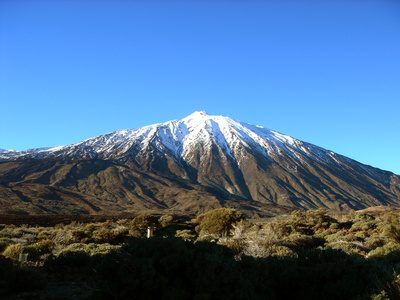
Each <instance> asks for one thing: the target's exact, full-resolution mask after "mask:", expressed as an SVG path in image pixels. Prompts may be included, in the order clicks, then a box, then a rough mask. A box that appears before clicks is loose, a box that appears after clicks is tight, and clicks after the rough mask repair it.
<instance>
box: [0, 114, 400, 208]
mask: <svg viewBox="0 0 400 300" xmlns="http://www.w3.org/2000/svg"><path fill="white" fill-rule="evenodd" d="M0 159H2V162H0V201H1V204H2V207H3V210H5V209H8V210H11V211H12V210H15V209H19V210H27V211H31V210H32V209H34V211H35V212H41V211H43V212H46V211H47V212H51V213H57V212H59V211H60V212H70V213H75V212H79V213H104V212H121V211H126V210H129V211H137V210H144V209H153V210H174V211H185V212H188V211H197V210H201V209H205V208H207V207H217V206H221V205H227V206H234V207H240V208H243V209H248V210H254V211H259V212H266V211H279V210H287V209H291V208H302V209H309V208H317V207H327V208H330V209H346V208H355V209H359V208H365V207H369V206H375V205H397V204H398V203H400V178H399V176H397V175H395V174H393V173H391V172H387V171H382V170H379V169H376V168H373V167H370V166H367V165H364V164H361V163H359V162H356V161H354V160H351V159H349V158H347V157H344V156H342V155H339V154H336V153H334V152H332V151H329V150H325V149H323V148H320V147H317V146H315V145H312V144H309V143H306V142H303V141H300V140H297V139H295V138H292V137H290V136H288V135H283V134H281V133H278V132H276V131H273V130H269V129H266V128H263V127H261V126H253V125H250V124H246V123H243V122H239V121H236V120H232V119H230V118H228V117H223V116H210V115H207V114H206V113H204V112H195V113H193V114H191V115H189V116H187V117H186V118H183V119H181V120H177V121H169V122H165V123H159V124H154V125H150V126H146V127H142V128H139V129H135V130H120V131H115V132H112V133H109V134H106V135H102V136H98V137H95V138H91V139H88V140H85V141H83V142H80V143H76V144H73V145H68V146H61V147H53V148H41V149H32V150H27V151H24V152H16V151H12V152H1V153H0ZM7 199H8V200H7ZM10 199H12V200H10ZM39 200H40V201H41V202H40V201H39ZM53 200H54V201H53ZM38 201H39V202H40V204H39V202H38ZM21 203H23V204H24V205H22V204H21ZM67 204H68V205H67Z"/></svg>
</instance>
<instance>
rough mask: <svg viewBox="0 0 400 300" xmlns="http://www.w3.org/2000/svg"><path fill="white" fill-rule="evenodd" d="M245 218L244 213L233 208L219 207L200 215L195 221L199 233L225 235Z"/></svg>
mask: <svg viewBox="0 0 400 300" xmlns="http://www.w3.org/2000/svg"><path fill="white" fill-rule="evenodd" d="M243 219H244V215H243V214H242V213H241V212H239V211H237V210H234V209H231V208H219V209H214V210H210V211H208V212H205V213H203V214H201V215H199V216H198V217H197V218H196V219H195V220H194V223H195V224H198V225H197V227H196V230H197V231H198V232H199V235H207V234H211V235H217V236H225V235H227V234H228V233H229V231H230V230H231V229H232V225H234V224H235V223H237V222H239V221H241V220H243Z"/></svg>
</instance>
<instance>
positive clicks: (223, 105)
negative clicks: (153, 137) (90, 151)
mask: <svg viewBox="0 0 400 300" xmlns="http://www.w3.org/2000/svg"><path fill="white" fill-rule="evenodd" d="M0 104H1V106H0V107H1V115H0V116H1V117H0V148H6V149H17V150H22V149H27V148H33V147H41V146H53V145H62V144H68V143H72V142H76V141H79V140H82V139H85V138H88V137H91V136H95V135H99V134H102V133H106V132H109V131H112V130H116V129H123V128H135V127H139V126H143V125H148V124H151V123H155V122H160V121H166V120H170V119H176V118H181V117H184V116H185V115H188V114H190V113H191V112H192V111H194V110H206V111H207V112H209V113H211V114H222V115H228V116H231V117H233V118H236V119H239V120H242V121H246V122H248V123H253V124H262V125H265V126H267V127H269V128H272V129H275V130H278V131H281V132H283V133H287V134H290V135H292V136H294V137H297V138H300V139H303V140H305V141H308V142H312V143H314V144H317V145H319V146H322V147H325V148H328V149H331V150H334V151H336V152H338V153H341V154H344V155H347V156H349V157H352V158H354V159H356V160H359V161H361V162H364V163H367V164H371V165H374V166H376V167H379V168H382V169H387V170H391V171H394V172H396V173H398V174H399V173H400V155H399V153H400V150H399V149H400V117H399V115H400V2H399V1H385V0H379V1H341V0H337V1H273V0H270V1H261V0H260V1H253V2H252V1H170V2H168V1H163V2H161V1H159V2H157V1H111V0H110V1H105V0H103V1H87V2H85V1H7V0H3V1H1V2H0Z"/></svg>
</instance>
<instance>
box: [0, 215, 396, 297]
mask: <svg viewBox="0 0 400 300" xmlns="http://www.w3.org/2000/svg"><path fill="white" fill-rule="evenodd" d="M0 222H1V220H0ZM148 227H153V228H155V232H154V236H153V237H151V238H146V231H147V228H148ZM0 253H1V255H0V298H4V299H153V298H158V299H398V298H400V212H399V211H396V210H391V211H387V210H384V211H374V210H370V211H360V212H355V211H353V212H349V213H346V214H332V213H328V212H327V211H324V210H315V211H307V212H302V211H295V212H293V213H291V214H288V215H282V216H277V217H273V218H268V219H247V218H246V217H245V216H244V215H243V214H242V213H241V212H239V211H236V210H233V209H228V208H222V209H216V210H212V211H208V212H206V213H203V214H200V215H198V216H196V217H194V218H183V217H178V216H173V215H161V216H160V215H138V216H136V217H134V218H129V219H119V220H107V221H104V222H90V223H79V222H71V223H69V224H57V225H55V226H47V227H46V226H34V225H0Z"/></svg>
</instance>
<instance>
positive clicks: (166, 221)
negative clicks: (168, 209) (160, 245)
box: [158, 215, 174, 228]
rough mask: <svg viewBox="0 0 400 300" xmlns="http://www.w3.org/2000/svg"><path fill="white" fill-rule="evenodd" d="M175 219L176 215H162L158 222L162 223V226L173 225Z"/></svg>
mask: <svg viewBox="0 0 400 300" xmlns="http://www.w3.org/2000/svg"><path fill="white" fill-rule="evenodd" d="M173 221H174V217H173V216H171V215H162V216H161V217H160V218H159V219H158V223H159V224H160V226H161V227H163V228H164V227H168V226H170V225H172V223H173Z"/></svg>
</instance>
